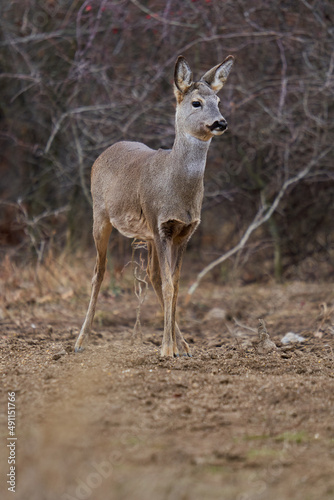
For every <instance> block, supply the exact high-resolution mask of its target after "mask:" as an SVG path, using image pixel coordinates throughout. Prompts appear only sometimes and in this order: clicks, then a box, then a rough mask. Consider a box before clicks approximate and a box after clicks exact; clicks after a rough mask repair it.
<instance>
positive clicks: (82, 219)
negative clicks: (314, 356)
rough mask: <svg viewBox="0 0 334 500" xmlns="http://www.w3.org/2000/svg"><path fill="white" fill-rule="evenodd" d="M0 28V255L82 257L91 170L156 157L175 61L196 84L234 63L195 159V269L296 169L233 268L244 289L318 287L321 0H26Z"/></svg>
mask: <svg viewBox="0 0 334 500" xmlns="http://www.w3.org/2000/svg"><path fill="white" fill-rule="evenodd" d="M0 14H1V15H0V23H1V29H2V33H3V36H2V41H1V42H0V46H1V52H0V68H1V73H0V91H1V96H2V99H1V110H0V121H1V133H0V138H1V149H0V169H1V177H0V192H1V199H2V201H1V213H0V226H1V228H0V232H1V241H0V244H1V246H2V256H4V255H10V256H19V257H20V258H21V259H22V257H23V256H24V257H25V258H26V259H27V258H31V257H32V256H35V257H36V256H37V259H38V261H39V262H42V261H43V259H44V258H45V256H46V255H47V254H48V252H49V251H50V250H52V251H53V252H55V251H58V250H62V249H64V248H66V247H67V248H70V249H71V251H77V250H79V249H82V248H86V247H87V246H89V245H90V246H92V238H91V206H90V193H89V175H90V168H91V165H92V163H93V162H94V160H95V158H96V157H97V156H98V155H99V153H100V152H101V151H102V150H103V149H105V148H106V147H107V146H108V145H110V144H112V143H114V142H116V141H119V140H123V139H126V140H139V141H142V142H145V143H146V144H148V145H150V146H151V147H154V148H159V147H162V148H170V147H171V145H172V143H173V138H174V110H173V106H174V96H173V92H172V88H171V83H172V75H173V68H174V63H175V60H176V58H177V56H178V55H179V54H183V55H184V56H185V57H187V59H188V60H189V62H190V63H191V66H192V67H193V68H195V69H196V71H195V72H196V75H197V76H199V75H200V74H201V72H203V71H204V70H206V69H208V68H210V67H211V66H213V65H215V64H217V63H218V62H220V61H222V60H223V59H224V58H225V57H226V56H227V55H228V54H233V55H234V56H235V57H236V63H235V66H234V68H233V71H232V73H231V76H230V78H229V81H228V83H227V84H226V86H225V88H224V90H223V91H222V93H221V101H222V103H221V109H222V112H223V115H224V116H225V118H226V119H227V121H228V123H229V130H228V132H227V134H225V135H224V136H223V138H221V139H218V140H215V141H214V145H213V146H212V147H211V149H210V153H209V159H208V168H207V174H206V195H205V200H204V206H203V219H202V220H203V222H202V225H201V226H200V229H199V231H198V232H197V233H196V235H195V237H194V238H193V240H192V242H191V248H192V249H193V250H196V254H197V255H201V256H202V260H204V262H205V263H209V262H210V261H212V260H213V259H215V258H216V257H217V256H219V255H221V254H222V253H224V252H226V251H227V250H229V249H230V248H231V247H232V246H233V245H235V244H237V243H238V241H239V240H240V238H241V236H242V234H244V233H245V231H246V230H247V228H248V227H249V225H250V224H251V222H252V221H253V220H254V217H255V214H256V213H257V212H258V210H259V207H261V206H262V207H264V208H265V207H266V206H270V205H271V203H272V202H273V201H274V200H275V199H276V197H277V195H278V193H280V191H281V188H282V186H283V185H284V183H286V182H287V181H288V180H289V179H291V178H293V177H296V176H298V174H299V173H300V172H302V171H304V170H305V169H306V168H307V167H309V168H308V170H307V175H305V176H300V178H299V179H298V182H295V183H292V184H291V185H289V187H288V189H287V190H286V191H285V193H284V196H283V197H282V198H281V199H280V203H279V205H278V207H277V209H276V210H275V211H274V213H273V215H272V216H271V217H270V219H269V220H267V221H265V222H264V224H263V225H261V226H260V227H258V228H257V229H256V230H255V231H254V234H253V235H252V237H251V238H250V239H249V240H248V241H247V243H246V244H245V245H244V246H243V248H242V253H240V252H239V254H238V255H239V258H238V263H239V264H242V265H243V269H247V273H246V274H244V276H243V277H244V279H245V280H251V279H259V278H261V277H264V276H265V275H268V274H269V275H275V276H276V278H277V279H281V278H282V277H285V278H291V277H299V278H303V279H315V278H319V277H328V276H329V274H330V273H332V275H333V272H334V251H333V247H334V245H333V244H334V236H333V235H334V189H333V181H334V168H333V144H334V102H333V93H334V74H333V72H334V52H333V37H334V30H333V25H334V6H333V3H332V2H331V1H330V0H308V1H307V0H300V1H298V2H291V1H289V0H286V1H284V2H276V1H275V0H269V1H268V0H266V1H264V0H256V1H255V0H247V1H246V0H238V1H235V0H226V1H224V2H222V1H215V0H192V1H191V0H186V1H184V0H182V1H181V0H167V1H161V0H154V1H153V0H147V1H146V0H140V1H139V0H99V1H98V0H91V1H89V0H85V1H83V0H74V1H70V0H61V1H55V0H46V1H42V0H25V1H24V2H21V1H12V2H2V4H1V6H0ZM196 75H195V76H196ZM114 242H116V243H114V245H118V247H119V248H121V250H122V251H121V252H120V253H121V254H123V253H124V252H123V246H122V245H123V243H122V240H121V237H120V236H117V238H116V239H114ZM127 248H128V250H127V252H128V255H127V256H125V257H123V256H122V257H120V260H121V262H122V263H123V265H124V263H125V262H127V261H128V260H129V259H128V256H129V255H131V248H130V245H128V247H127ZM259 263H260V264H261V266H259V265H256V264H259ZM214 276H216V277H217V278H218V277H219V276H220V275H219V273H216V275H214Z"/></svg>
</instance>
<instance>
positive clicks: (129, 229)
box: [110, 215, 153, 240]
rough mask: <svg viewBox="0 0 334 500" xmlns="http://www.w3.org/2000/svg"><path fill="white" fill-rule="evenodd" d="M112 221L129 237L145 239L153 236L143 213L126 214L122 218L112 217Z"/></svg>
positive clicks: (114, 225)
mask: <svg viewBox="0 0 334 500" xmlns="http://www.w3.org/2000/svg"><path fill="white" fill-rule="evenodd" d="M110 222H111V224H112V225H113V227H115V228H116V229H117V230H118V231H119V232H120V233H121V234H123V236H126V237H127V238H143V239H145V240H146V239H152V238H153V233H152V231H151V230H150V228H149V227H148V225H147V222H146V219H145V218H144V216H143V215H141V216H139V217H138V216H137V215H125V216H123V217H122V218H117V217H116V218H111V219H110Z"/></svg>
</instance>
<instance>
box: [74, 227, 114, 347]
mask: <svg viewBox="0 0 334 500" xmlns="http://www.w3.org/2000/svg"><path fill="white" fill-rule="evenodd" d="M111 229H112V226H111V224H110V222H109V220H107V219H104V220H103V221H102V222H100V221H99V220H94V226H93V236H94V241H95V246H96V251H97V256H96V264H95V270H94V275H93V279H92V292H91V297H90V302H89V306H88V310H87V314H86V318H85V321H84V323H83V325H82V328H81V331H80V334H79V336H78V338H77V341H76V343H75V347H74V350H75V352H80V351H82V350H83V342H84V341H85V340H87V339H88V337H89V334H90V331H91V328H92V323H93V319H94V314H95V307H96V301H97V297H98V295H99V291H100V287H101V283H102V281H103V276H104V271H105V265H106V256H107V246H108V240H109V236H110V233H111Z"/></svg>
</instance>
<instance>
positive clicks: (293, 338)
mask: <svg viewBox="0 0 334 500" xmlns="http://www.w3.org/2000/svg"><path fill="white" fill-rule="evenodd" d="M305 340H306V339H305V338H304V337H302V336H301V335H298V334H297V333H294V332H288V333H286V334H285V335H284V337H283V338H282V340H281V342H282V344H290V343H291V342H304V341H305Z"/></svg>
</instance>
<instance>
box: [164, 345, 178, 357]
mask: <svg viewBox="0 0 334 500" xmlns="http://www.w3.org/2000/svg"><path fill="white" fill-rule="evenodd" d="M178 355H179V353H178V352H175V351H174V348H173V346H172V345H171V346H168V345H163V346H162V347H161V352H160V356H161V357H162V358H164V357H167V358H173V357H175V358H176V357H178Z"/></svg>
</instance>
